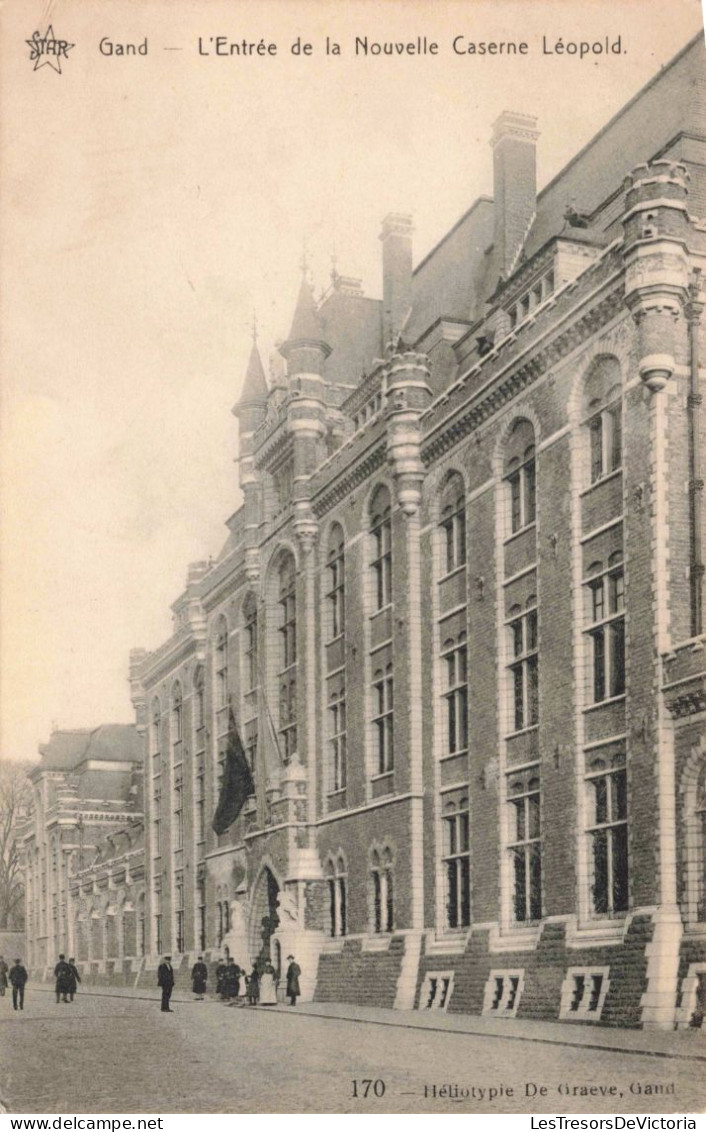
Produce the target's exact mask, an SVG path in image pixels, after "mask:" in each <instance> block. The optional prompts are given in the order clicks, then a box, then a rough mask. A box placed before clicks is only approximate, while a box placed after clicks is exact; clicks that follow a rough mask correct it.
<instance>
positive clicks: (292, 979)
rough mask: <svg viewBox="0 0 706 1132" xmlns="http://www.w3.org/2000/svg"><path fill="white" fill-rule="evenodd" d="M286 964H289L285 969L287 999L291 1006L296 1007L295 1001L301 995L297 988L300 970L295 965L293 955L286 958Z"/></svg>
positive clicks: (296, 964) (297, 965)
mask: <svg viewBox="0 0 706 1132" xmlns="http://www.w3.org/2000/svg"><path fill="white" fill-rule="evenodd" d="M287 962H288V963H289V966H288V967H287V998H288V999H289V1001H290V1004H291V1005H292V1006H296V1005H297V999H298V998H299V995H300V994H301V993H302V992H301V990H300V987H299V976H300V975H301V973H302V969H301V967H300V966H299V964H298V963H295V961H294V956H293V955H288V956H287Z"/></svg>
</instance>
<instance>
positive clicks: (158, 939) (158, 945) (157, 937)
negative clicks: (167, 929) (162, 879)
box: [153, 892, 163, 955]
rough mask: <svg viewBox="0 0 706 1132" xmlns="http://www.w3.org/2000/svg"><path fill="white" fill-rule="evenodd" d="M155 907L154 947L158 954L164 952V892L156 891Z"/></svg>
mask: <svg viewBox="0 0 706 1132" xmlns="http://www.w3.org/2000/svg"><path fill="white" fill-rule="evenodd" d="M153 908H154V947H155V951H156V952H157V954H158V955H161V954H162V950H163V946H162V945H163V939H162V894H161V892H155V893H154V897H153Z"/></svg>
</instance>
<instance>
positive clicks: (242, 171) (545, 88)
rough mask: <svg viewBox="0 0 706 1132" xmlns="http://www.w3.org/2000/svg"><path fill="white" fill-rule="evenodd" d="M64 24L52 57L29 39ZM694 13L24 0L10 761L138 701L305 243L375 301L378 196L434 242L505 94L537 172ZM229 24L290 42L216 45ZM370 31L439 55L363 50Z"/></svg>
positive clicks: (3, 305) (8, 514)
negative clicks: (527, 124)
mask: <svg viewBox="0 0 706 1132" xmlns="http://www.w3.org/2000/svg"><path fill="white" fill-rule="evenodd" d="M49 26H51V28H52V29H53V33H54V37H55V38H56V39H64V40H66V41H67V43H71V44H72V45H73V46H71V47H70V48H69V49H67V51H66V54H65V57H64V58H61V57H60V58H59V59H58V65H59V66H60V68H61V73H58V72H57V70H56V69H55V68H54V67H53V66H52V65H50V64H47V63H44V62H43V60H42V59H39V60H36V59H35V60H34V61H32V59H31V58H30V47H29V45H28V44H27V43H26V40H28V39H31V37H32V35H33V33H34V32H35V31H39V33H40V36H43V35H44V33H45V32H46V30H47V28H48V27H49ZM701 26H702V25H701V8H700V5H699V3H698V2H697V0H671V3H670V4H669V5H664V3H663V2H662V0H659V3H658V2H655V0H628V2H625V0H623V2H622V3H621V2H620V0H611V2H605V0H590V3H588V2H587V0H584V3H583V5H578V4H575V3H574V2H573V0H554V2H551V0H547V2H544V0H522V2H520V3H518V2H517V0H493V2H492V3H485V2H481V0H458V2H443V0H436V2H435V3H434V4H433V5H432V4H428V3H424V4H417V3H414V2H404V3H395V2H392V0H389V2H377V3H373V2H367V0H357V2H356V0H347V2H346V3H345V4H344V3H342V2H341V3H339V0H319V2H313V3H312V2H302V0H258V2H254V0H248V2H246V0H229V2H225V0H198V2H196V0H191V2H186V0H168V2H167V0H164V2H163V3H152V2H150V0H56V2H54V3H52V2H51V0H49V2H46V0H42V3H35V2H34V0H5V4H4V6H3V7H2V9H1V11H0V33H1V34H0V44H1V46H0V64H1V66H0V160H1V162H2V175H3V197H2V201H1V202H0V209H1V211H0V225H1V227H0V239H1V241H2V246H1V250H2V255H1V257H0V362H1V364H2V373H3V386H2V437H3V441H2V466H1V480H0V484H1V487H2V505H3V506H2V558H1V559H0V582H1V600H2V622H1V624H2V636H1V638H0V708H1V714H0V721H1V722H0V726H1V730H0V757H3V758H29V759H31V758H33V757H36V751H37V746H38V744H39V743H41V742H46V741H47V739H48V738H49V735H50V733H51V730H52V728H53V727H60V728H67V727H90V726H96V725H98V724H100V723H103V722H120V721H124V722H129V721H131V719H132V718H133V716H132V709H131V705H130V700H129V689H128V684H127V670H128V654H129V650H130V648H132V647H140V646H141V647H146V648H148V649H152V648H155V647H156V646H158V645H159V644H160V643H161V642H162V641H163V640H165V639H166V638H167V637H168V636H169V633H170V631H171V613H170V604H171V603H172V602H173V601H174V600H175V598H176V597H177V596H178V594H179V592H180V590H181V588H182V587H183V584H184V581H185V577H186V568H187V564H188V563H189V562H191V561H195V560H198V559H203V558H208V557H209V556H210V555H214V556H215V555H216V554H218V552H219V550H220V548H221V546H222V544H223V542H224V541H225V534H226V530H225V527H224V522H225V520H226V519H227V517H228V516H229V515H230V514H231V513H232V512H233V511H234V510H236V509H237V507H238V506H239V503H240V496H239V493H238V483H237V468H236V465H235V463H234V458H235V457H236V455H237V423H236V421H235V418H234V417H233V416H232V415H231V408H232V406H233V404H234V403H235V401H236V400H237V396H238V392H239V388H240V385H241V383H242V380H243V376H244V372H245V366H246V363H247V357H248V354H249V350H250V344H251V337H250V336H251V327H252V320H253V312H256V315H257V321H258V326H259V335H260V346H261V349H262V352H263V357H264V359H265V362H266V364H267V358H268V356H269V354H270V352H271V351H272V350H273V349H274V344H275V342H276V341H278V340H281V339H283V338H285V337H286V334H287V331H288V329H289V324H290V321H291V316H292V312H293V306H294V301H295V298H296V294H297V290H298V286H299V279H300V263H301V260H302V255H303V250H304V249H305V254H306V259H307V262H308V265H309V271H310V273H311V278H312V279H313V282H314V285H315V290H316V292H317V293H318V292H319V291H320V290H321V289H323V288H325V287H326V286H327V285H328V282H329V275H330V271H331V267H332V256H335V263H336V267H337V270H338V271H339V272H340V273H341V274H345V275H352V276H355V277H359V278H362V280H363V284H364V287H365V290H366V293H368V294H371V295H374V296H379V294H380V291H381V279H380V244H379V241H378V235H379V231H380V222H381V220H382V218H383V216H385V214H386V213H387V212H390V211H402V212H408V213H411V214H412V215H413V216H414V220H415V229H416V231H415V259H416V260H419V259H421V258H422V256H423V255H424V254H425V253H426V252H427V251H428V250H429V249H430V248H431V247H433V245H434V244H435V243H436V242H437V241H438V240H439V239H440V238H441V237H442V236H443V234H444V233H445V232H446V231H447V230H448V228H449V227H450V226H451V225H452V224H453V223H454V222H455V221H456V220H457V219H458V217H459V216H460V215H461V214H462V213H463V212H464V211H465V210H466V209H467V208H468V207H469V206H470V204H471V203H472V202H473V200H474V199H475V198H476V197H477V196H478V195H481V194H486V195H490V194H491V193H492V154H491V149H490V145H489V138H490V134H491V128H492V123H493V121H494V120H495V118H496V117H497V116H498V115H499V114H500V113H501V112H502V111H503V110H505V109H515V110H521V111H524V112H526V113H532V114H535V115H536V116H537V117H538V119H539V124H538V128H539V130H540V131H541V136H540V139H539V142H538V181H539V185H540V186H541V185H543V184H545V183H546V182H547V180H549V179H550V178H551V177H552V176H553V175H554V174H555V173H556V172H557V171H558V170H559V169H560V168H561V167H562V166H563V165H564V164H565V163H566V162H567V161H568V160H569V159H570V158H571V157H572V155H573V154H574V153H575V152H576V151H577V150H578V149H579V148H580V147H581V146H582V145H583V144H585V143H586V142H587V141H588V140H589V139H590V138H591V136H592V135H593V134H594V133H595V132H596V131H597V130H598V129H600V127H601V126H602V125H603V124H604V123H605V121H606V120H607V118H608V117H609V116H610V115H611V114H613V113H615V112H616V111H617V110H618V109H619V108H620V107H621V105H623V104H624V102H626V101H627V100H628V98H629V97H631V96H632V95H633V94H634V93H635V92H636V91H637V90H638V89H639V88H640V87H641V86H642V85H643V84H644V83H645V82H646V81H648V80H649V79H650V78H651V77H652V75H653V74H655V73H656V72H657V71H658V70H659V68H660V66H662V65H664V64H665V63H666V62H668V61H669V60H670V59H671V58H672V57H673V56H674V55H675V54H676V53H677V51H679V50H680V48H681V47H682V46H684V44H685V43H686V42H687V41H688V40H689V39H690V38H691V37H692V36H693V35H694V34H696V32H697V31H698V30H699V28H700V27H701ZM218 36H222V37H224V39H223V43H228V44H230V43H231V42H234V43H242V41H243V39H245V41H246V42H248V43H254V44H257V43H259V42H260V41H262V42H263V43H264V44H265V47H267V45H268V44H270V43H274V44H276V46H277V53H276V54H275V55H273V54H270V53H267V54H265V55H264V56H263V55H257V54H254V55H243V54H240V55H238V54H233V55H231V54H227V55H216V54H215V39H216V37H218ZM327 36H328V37H329V40H331V41H332V42H338V43H339V44H340V45H341V55H340V56H335V55H328V56H327V55H326V53H325V43H326V37H327ZM366 36H367V38H368V41H369V42H370V43H372V42H376V43H382V42H395V43H396V42H404V43H407V42H415V43H416V41H417V37H424V36H426V38H427V44H429V43H430V42H432V41H435V42H437V43H438V44H439V50H438V53H437V54H436V55H431V54H427V55H410V54H407V53H405V54H404V55H403V56H401V57H399V56H397V57H395V56H393V57H390V56H385V55H377V56H370V55H369V56H368V57H364V56H362V55H357V56H356V54H355V40H356V37H360V38H363V37H366ZM456 36H459V37H461V38H460V40H459V45H461V44H467V43H468V42H478V41H488V40H493V41H508V40H512V41H514V42H521V41H525V42H527V43H528V44H529V50H528V54H527V55H526V56H512V57H507V56H504V55H503V56H501V55H496V56H485V57H480V56H478V55H471V54H467V53H464V54H455V53H454V52H453V49H452V41H453V39H454V37H456ZM618 36H620V40H621V46H622V48H623V52H622V53H621V54H613V53H608V54H602V55H595V56H594V55H592V56H591V57H590V58H589V59H585V60H583V61H581V60H579V59H577V58H576V56H570V55H567V54H558V53H556V52H553V53H552V54H543V50H542V45H543V37H546V42H547V45H548V46H549V47H550V48H551V47H553V46H554V45H555V44H556V43H557V41H558V40H561V41H562V42H564V43H569V42H576V41H580V40H583V39H588V40H590V41H591V42H596V41H605V39H606V37H608V41H609V43H614V42H615V40H616V39H617V37H618ZM298 38H299V39H300V40H301V42H302V43H311V45H312V52H311V54H309V55H306V54H304V53H300V54H298V55H297V54H293V53H292V52H291V45H292V44H293V43H295V42H296V41H297V39H298ZM145 40H146V41H147V50H146V54H143V53H135V54H129V55H128V54H123V55H118V54H117V53H116V52H115V47H114V45H115V44H118V43H120V44H128V43H129V44H134V45H136V46H137V45H140V44H144V43H145ZM101 41H102V42H103V51H101V48H100V44H101ZM199 42H200V44H201V48H200V50H199ZM111 44H112V45H113V53H112V54H107V51H108V50H110V45H111ZM167 48H171V49H172V50H167ZM222 49H223V48H222ZM207 51H208V52H209V54H206V53H205V52H207ZM36 62H39V63H40V66H38V67H36V68H35V63H36ZM577 204H578V206H579V207H580V202H577Z"/></svg>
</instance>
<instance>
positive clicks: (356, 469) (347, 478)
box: [312, 440, 387, 519]
mask: <svg viewBox="0 0 706 1132" xmlns="http://www.w3.org/2000/svg"><path fill="white" fill-rule="evenodd" d="M386 451H387V445H386V441H385V440H383V442H382V443H381V444H378V445H377V446H376V447H374V448H372V449H371V450H370V451H368V453H367V454H366V455H365V456H362V457H360V456H359V457H358V458H357V459H355V458H354V459H353V460H352V461H351V463H350V464H349V465H348V467H347V468H346V469H345V470H344V471H343V472H342V473H341V474H340V476H339V477H338V478H337V479H336V481H335V483H334V484H333V487H331V488H330V489H329V490H328V491H325V492H322V494H321V495H320V496H319V497H318V498H315V499H314V501H313V502H312V510H313V512H314V514H315V515H316V517H317V519H320V518H321V517H322V516H323V515H325V514H327V512H328V511H330V510H331V508H332V507H335V506H336V504H338V503H341V502H342V500H344V499H345V498H346V496H347V495H350V493H351V492H352V491H353V490H354V489H355V488H356V487H358V486H359V485H360V484H361V483H364V482H365V480H367V479H369V477H370V476H371V475H373V473H374V472H376V471H377V470H378V468H381V467H382V466H383V464H384V463H385V455H386Z"/></svg>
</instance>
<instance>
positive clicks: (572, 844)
mask: <svg viewBox="0 0 706 1132" xmlns="http://www.w3.org/2000/svg"><path fill="white" fill-rule="evenodd" d="M705 109H706V107H705V105H704V58H703V45H702V43H701V42H700V41H699V40H696V41H694V42H692V43H691V44H690V45H688V46H687V48H685V49H684V51H683V52H682V53H681V54H680V55H679V56H677V58H676V59H675V60H674V61H673V62H672V63H671V64H670V65H669V66H668V67H666V68H664V69H663V70H662V71H661V72H660V74H659V75H658V76H657V77H656V78H655V79H654V80H653V81H652V82H651V83H649V84H648V85H647V86H646V87H645V88H644V89H643V90H642V91H641V92H640V93H639V94H638V95H637V96H636V97H635V98H634V99H633V100H632V101H631V102H630V103H629V104H628V105H627V106H626V107H624V109H623V110H622V111H621V112H620V113H619V114H618V115H617V116H616V117H615V118H614V119H612V120H611V121H610V122H609V123H608V124H607V125H606V126H605V127H604V129H603V130H602V131H601V132H600V133H599V134H598V135H597V136H596V137H595V138H594V139H593V140H592V141H591V142H590V143H589V144H588V145H587V146H586V147H585V148H584V149H583V150H582V151H581V152H580V153H579V154H578V155H577V156H576V157H575V158H574V159H573V160H572V161H571V162H570V163H569V164H568V165H567V166H566V168H565V169H564V170H562V172H560V173H559V174H558V175H557V176H556V177H555V178H554V179H553V181H551V182H550V183H549V184H548V185H547V186H545V188H544V189H543V190H542V191H541V192H540V193H539V194H537V191H536V184H535V180H536V178H535V146H536V142H537V137H538V134H537V131H536V122H535V120H534V119H532V118H530V117H528V116H527V115H524V114H516V113H508V112H505V113H503V114H501V116H500V117H499V118H498V120H497V121H496V123H495V126H494V131H493V138H492V146H493V150H492V153H493V179H494V185H493V199H490V198H481V199H479V200H477V201H476V202H475V203H474V204H473V205H472V207H471V208H470V209H469V210H468V212H467V213H466V214H465V215H464V216H462V217H461V219H460V220H459V221H458V223H457V224H456V225H455V227H454V228H453V229H451V231H450V232H449V233H448V234H447V235H446V236H445V237H444V239H443V240H442V241H441V242H440V243H439V244H438V246H437V247H436V248H434V250H433V251H432V252H430V253H429V255H428V256H427V257H426V258H425V259H424V260H423V261H422V262H421V263H419V264H417V266H416V267H413V257H412V224H411V221H410V218H409V217H407V216H403V215H392V216H388V217H387V218H386V220H385V221H384V223H383V229H382V235H381V240H382V274H383V288H382V290H383V295H382V299H381V300H378V299H372V298H368V297H367V296H365V295H363V293H362V290H361V288H360V286H359V284H358V281H356V280H353V279H350V278H346V277H342V276H340V275H338V274H336V273H334V275H333V278H332V284H331V287H330V289H329V291H328V293H327V295H326V296H325V297H324V299H323V300H322V301H321V302H320V303H319V304H318V305H317V304H315V302H314V299H313V296H312V292H311V289H310V287H309V285H308V283H307V281H306V280H303V281H302V285H301V290H300V293H299V298H298V302H297V306H296V310H295V313H294V318H293V323H292V327H291V330H290V332H289V335H288V338H287V340H286V341H285V342H284V344H283V345H282V347H281V349H280V353H281V355H282V358H283V361H284V365H283V366H280V365H273V367H272V372H271V373H270V375H269V381H268V379H267V377H266V375H265V372H264V368H263V366H262V363H261V360H260V357H259V354H258V348H257V344H256V343H254V344H253V349H252V355H251V358H250V363H249V366H248V370H247V374H246V377H245V381H244V384H243V387H242V390H241V392H240V396H239V399H238V402H237V404H236V406H235V408H234V410H233V411H234V414H235V416H236V417H237V419H238V423H239V428H240V450H239V467H240V486H241V490H242V495H243V503H242V506H241V507H240V509H239V510H238V511H236V513H235V514H234V515H233V516H232V517H231V518H230V519H229V520H228V522H227V527H228V532H229V533H228V538H227V542H226V544H225V546H224V548H223V551H222V553H221V554H220V556H219V557H218V559H217V560H216V561H215V562H212V563H208V564H207V563H196V564H194V565H192V566H191V567H190V569H189V574H188V580H187V584H186V588H185V590H184V592H183V593H182V595H181V596H180V597H179V598H178V600H177V601H176V602H175V604H174V606H173V612H174V632H173V635H172V636H171V637H170V639H169V640H168V641H166V642H165V643H164V644H163V645H162V646H161V647H160V648H159V649H157V650H156V651H154V652H152V653H149V654H148V653H145V652H144V651H143V650H135V651H134V652H133V654H132V656H131V682H132V695H133V702H134V704H135V708H136V714H137V727H138V731H139V733H140V735H141V737H142V741H143V743H144V758H145V810H146V841H145V877H146V894H147V895H146V899H147V906H148V913H147V926H146V950H147V960H146V966H147V967H149V968H151V967H154V965H155V964H156V962H157V957H158V955H159V954H160V953H162V952H164V951H171V953H172V954H174V955H177V954H181V955H184V956H185V962H186V961H187V959H186V957H190V956H192V955H193V954H194V953H195V952H198V951H206V952H208V953H209V955H210V956H213V955H214V954H216V953H217V951H218V950H219V949H221V948H223V947H225V946H227V947H228V948H229V951H230V953H231V954H232V955H234V957H235V958H236V961H238V962H240V963H241V964H243V965H244V964H246V963H249V962H252V960H253V959H254V958H255V957H256V956H257V955H258V954H259V953H262V949H263V948H264V952H266V953H269V954H270V955H271V956H272V957H273V959H274V961H275V962H276V963H277V964H280V963H281V960H282V957H283V956H286V955H287V954H288V952H290V951H292V952H294V953H295V954H296V956H297V959H298V961H299V962H300V964H301V966H302V969H303V976H302V990H303V994H304V997H308V998H312V997H315V998H318V999H322V1000H323V999H343V1000H349V1001H357V1002H368V1003H375V1004H379V1005H388V1006H393V1005H394V1006H397V1007H400V1008H413V1007H418V1008H422V1009H447V1010H450V1011H470V1012H476V1013H480V1012H486V1013H492V1014H497V1015H506V1016H515V1015H516V1016H519V1017H529V1018H557V1017H560V1018H565V1019H567V1020H570V1021H571V1020H574V1021H587V1022H601V1023H603V1024H609V1025H632V1026H636V1025H644V1026H659V1027H671V1026H672V1025H674V1024H675V1022H677V1023H681V1024H688V1022H689V1020H690V1019H691V1017H692V1015H693V1014H694V1012H695V1010H696V1009H697V1006H698V1003H699V1001H701V998H700V996H702V995H703V992H704V987H705V986H706V887H705V881H704V837H705V828H706V778H705V776H706V751H705V749H704V740H703V730H704V729H703V723H704V696H705V685H704V659H703V658H704V651H703V641H704V638H703V635H702V634H703V624H702V612H701V596H702V587H703V521H702V510H703V483H702V472H701V446H702V444H703V431H704V414H703V406H702V403H701V398H700V394H699V380H700V377H699V375H700V368H699V367H700V365H701V358H702V357H703V321H702V320H701V317H700V316H701V310H702V305H703V283H702V276H701V275H700V274H699V267H700V264H702V263H703V259H704V256H705V255H706V179H705V177H704V158H705V156H706V137H704V133H703V121H704V110H705ZM700 339H701V346H700ZM231 709H232V711H233V712H234V715H235V717H236V719H237V723H238V727H239V731H240V734H241V736H242V740H243V744H244V746H245V748H246V752H247V755H248V758H249V760H250V762H251V765H252V767H253V772H254V779H255V793H254V795H253V796H252V797H251V798H250V799H249V800H248V802H247V803H246V805H245V807H244V810H243V812H242V813H241V816H240V817H239V818H238V820H237V822H236V823H235V824H234V825H233V826H232V827H231V829H230V830H228V832H227V833H226V834H224V835H222V836H220V837H219V836H217V835H216V834H215V833H214V832H213V830H212V828H211V824H210V821H211V817H212V814H213V810H214V808H215V804H216V800H217V797H218V792H219V780H220V775H221V773H222V767H223V761H224V757H225V749H226V744H227V738H228V718H229V712H230V710H231Z"/></svg>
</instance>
